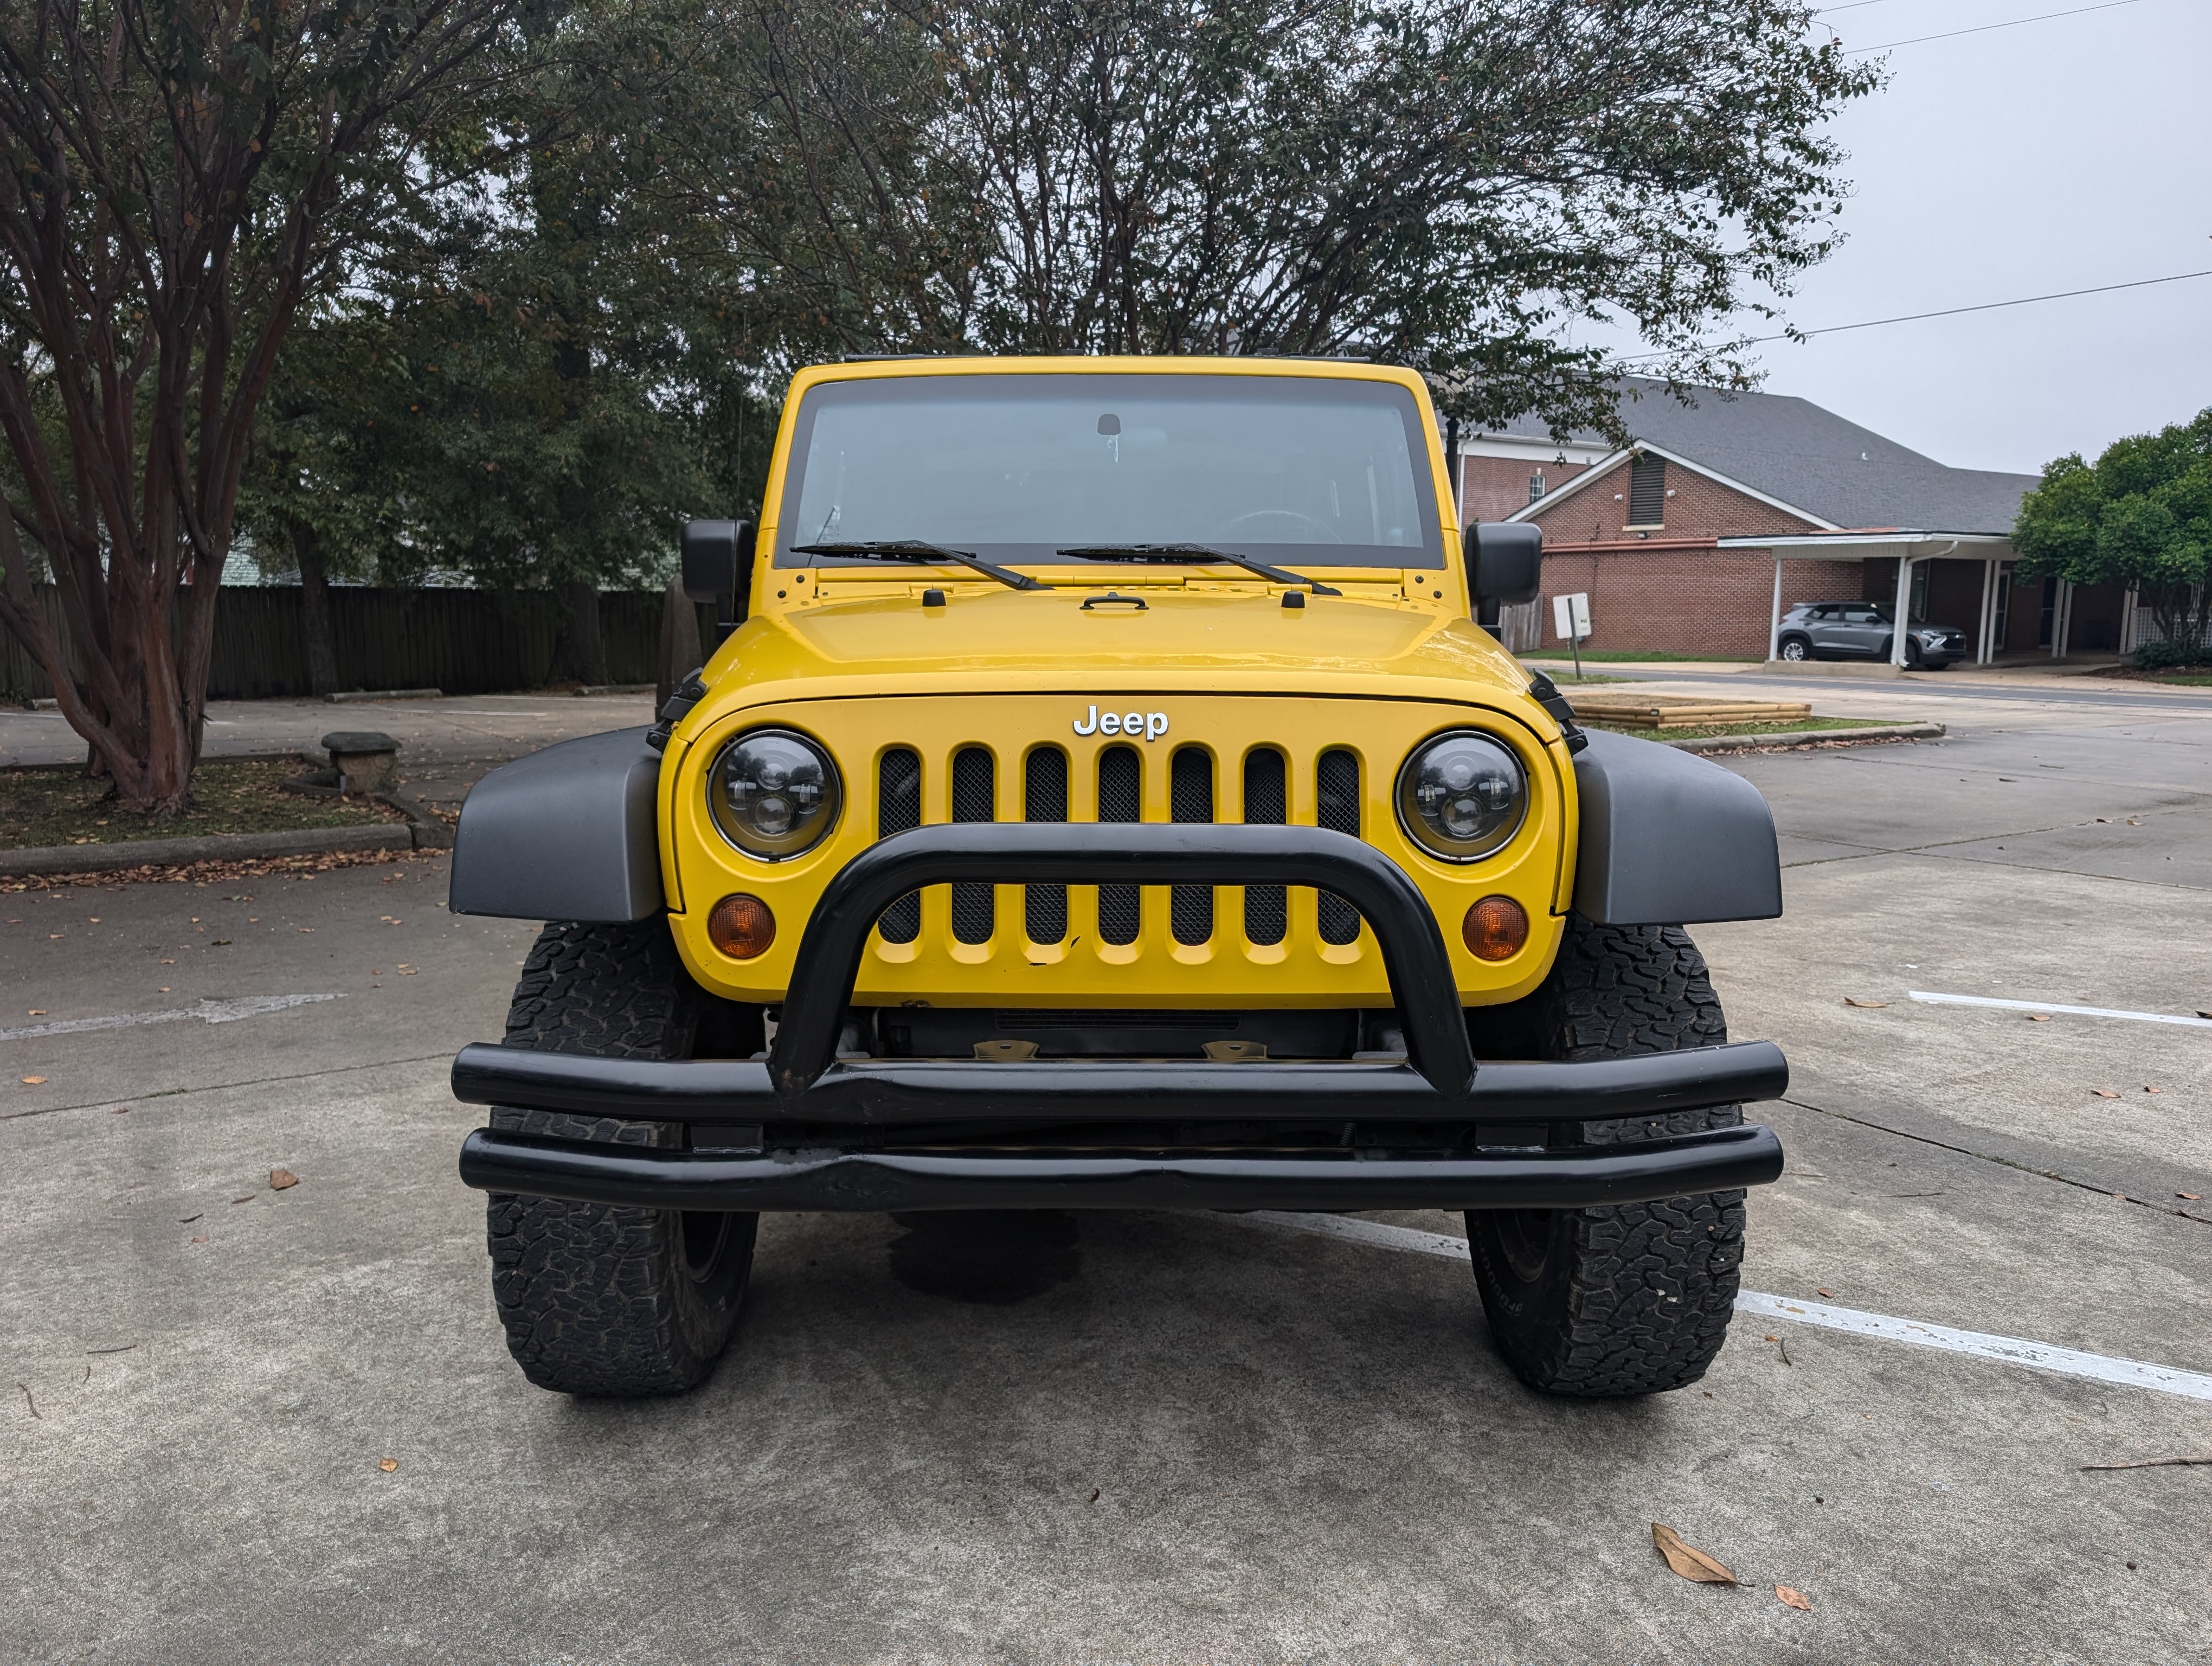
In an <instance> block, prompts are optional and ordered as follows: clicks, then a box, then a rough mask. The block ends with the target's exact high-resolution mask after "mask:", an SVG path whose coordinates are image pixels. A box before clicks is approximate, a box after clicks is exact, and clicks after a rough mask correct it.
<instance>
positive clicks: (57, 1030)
mask: <svg viewBox="0 0 2212 1666" xmlns="http://www.w3.org/2000/svg"><path fill="white" fill-rule="evenodd" d="M344 999H345V997H344V996H343V995H239V996H237V997H235V998H234V999H233V1000H213V999H211V998H210V999H204V1000H202V1001H201V1002H200V1004H199V1005H198V1006H169V1007H164V1008H163V1009H162V1010H161V1011H160V1012H111V1013H109V1014H108V1015H107V1016H106V1018H58V1019H56V1020H55V1021H54V1022H53V1023H52V1024H33V1025H30V1026H29V1027H27V1028H26V1029H22V1030H0V1042H11V1041H35V1040H37V1039H38V1037H40V1036H75V1035H81V1034H82V1033H83V1032H84V1031H87V1030H128V1029H129V1028H131V1025H137V1024H174V1023H175V1022H176V1021H177V1020H178V1019H179V1018H198V1019H200V1020H202V1021H203V1022H204V1023H208V1024H235V1023H236V1022H237V1021H238V1020H239V1019H240V1018H258V1017H259V1016H260V1015H261V1014H262V1013H264V1012H283V1011H284V1010H285V1009H286V1008H288V1007H292V1006H306V1005H307V1003H308V1002H309V1001H311V1000H344Z"/></svg>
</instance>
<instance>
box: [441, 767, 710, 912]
mask: <svg viewBox="0 0 2212 1666" xmlns="http://www.w3.org/2000/svg"><path fill="white" fill-rule="evenodd" d="M646 735H647V730H645V729H642V728H637V729H616V730H613V731H611V732H610V733H606V734H595V735H586V736H585V737H584V738H583V739H580V740H563V741H561V742H559V743H557V744H556V745H551V746H548V747H546V748H544V750H543V751H535V752H532V753H531V754H529V756H527V757H519V758H517V759H515V761H514V762H513V763H508V764H503V765H501V767H500V768H499V769H495V770H493V771H492V772H491V773H490V774H489V775H486V776H485V777H484V778H483V780H482V781H478V782H477V784H476V786H475V787H474V788H473V789H472V790H471V792H470V793H469V795H468V797H467V799H466V800H464V801H463V803H462V805H461V824H460V828H459V830H458V831H457V832H456V833H455V834H454V836H453V881H452V885H451V888H450V891H449V892H448V894H447V903H446V907H447V909H448V910H449V911H451V912H452V913H454V914H484V915H496V916H499V917H502V918H505V919H510V920H576V921H583V922H585V923H586V924H589V925H620V924H626V923H628V922H629V921H635V920H643V919H645V918H647V916H648V915H654V914H658V913H659V912H660V911H661V909H663V908H664V907H665V906H666V903H665V897H664V896H663V894H662V891H661V885H660V832H659V823H658V819H657V810H658V800H659V792H660V754H659V752H657V751H653V749H652V748H651V747H649V746H648V745H647V744H646Z"/></svg>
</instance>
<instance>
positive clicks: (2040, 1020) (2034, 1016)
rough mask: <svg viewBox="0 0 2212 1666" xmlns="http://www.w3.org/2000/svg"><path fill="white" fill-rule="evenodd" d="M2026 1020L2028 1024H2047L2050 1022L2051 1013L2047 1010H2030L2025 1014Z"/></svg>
mask: <svg viewBox="0 0 2212 1666" xmlns="http://www.w3.org/2000/svg"><path fill="white" fill-rule="evenodd" d="M2027 1021H2028V1022H2029V1023H2030V1024H2048V1023H2050V1022H2051V1014H2050V1013H2048V1012H2030V1013H2029V1014H2028V1015H2027Z"/></svg>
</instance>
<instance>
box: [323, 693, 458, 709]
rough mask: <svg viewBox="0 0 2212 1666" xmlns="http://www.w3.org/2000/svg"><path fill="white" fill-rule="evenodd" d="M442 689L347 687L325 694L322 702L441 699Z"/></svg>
mask: <svg viewBox="0 0 2212 1666" xmlns="http://www.w3.org/2000/svg"><path fill="white" fill-rule="evenodd" d="M445 697H446V695H445V690H442V689H348V690H345V691H343V693H339V694H326V695H325V696H323V702H324V704H325V705H330V706H349V705H351V704H352V703H353V702H355V701H356V700H443V699H444V698H445Z"/></svg>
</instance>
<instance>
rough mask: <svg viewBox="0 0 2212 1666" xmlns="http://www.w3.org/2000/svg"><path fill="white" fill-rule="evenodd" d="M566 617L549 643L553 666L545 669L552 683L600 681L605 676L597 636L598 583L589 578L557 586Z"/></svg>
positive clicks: (603, 651) (602, 644) (603, 647)
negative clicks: (551, 645) (554, 637)
mask: <svg viewBox="0 0 2212 1666" xmlns="http://www.w3.org/2000/svg"><path fill="white" fill-rule="evenodd" d="M561 593H562V596H563V598H564V599H566V600H567V602H568V618H567V620H566V621H565V622H564V623H563V624H562V630H561V634H560V635H559V637H558V638H557V639H556V641H555V642H554V644H553V666H552V669H551V670H550V672H547V673H546V676H547V680H549V681H550V682H555V683H604V682H605V681H606V680H607V650H606V644H605V642H604V641H601V640H600V636H599V586H598V585H596V584H594V583H592V581H591V580H589V579H577V580H574V581H572V582H570V583H568V584H564V585H562V587H561Z"/></svg>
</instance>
